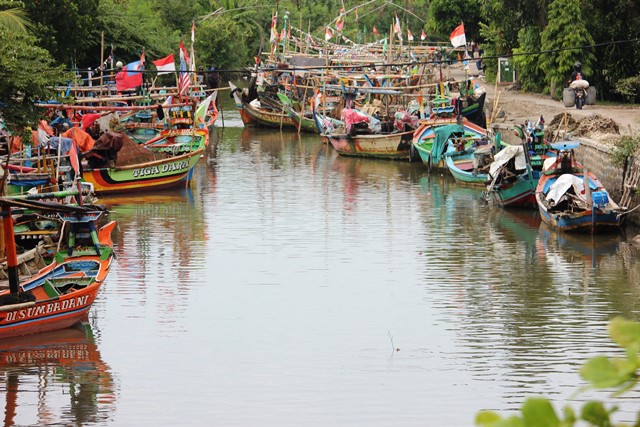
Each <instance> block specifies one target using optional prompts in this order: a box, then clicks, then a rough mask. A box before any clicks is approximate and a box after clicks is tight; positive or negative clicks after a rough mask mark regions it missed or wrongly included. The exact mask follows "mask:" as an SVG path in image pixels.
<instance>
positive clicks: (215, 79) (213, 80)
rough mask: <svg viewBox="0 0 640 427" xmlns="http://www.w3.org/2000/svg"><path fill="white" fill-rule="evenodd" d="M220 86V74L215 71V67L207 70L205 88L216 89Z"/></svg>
mask: <svg viewBox="0 0 640 427" xmlns="http://www.w3.org/2000/svg"><path fill="white" fill-rule="evenodd" d="M219 85H220V73H218V72H217V71H216V67H211V68H210V69H209V74H208V75H207V87H208V88H209V89H217V88H218V86H219Z"/></svg>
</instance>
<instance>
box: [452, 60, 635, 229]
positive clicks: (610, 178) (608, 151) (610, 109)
mask: <svg viewBox="0 0 640 427" xmlns="http://www.w3.org/2000/svg"><path fill="white" fill-rule="evenodd" d="M463 72H464V71H463V70H462V69H461V68H460V69H458V70H455V71H454V72H453V73H452V74H453V75H456V73H463ZM480 83H481V84H483V82H482V81H481V80H480ZM484 88H485V90H486V92H487V98H486V103H485V111H486V112H487V114H488V115H491V114H492V113H493V117H491V126H492V127H493V128H494V129H495V130H499V131H500V132H501V133H502V135H503V139H505V140H510V139H512V140H513V141H512V142H517V141H515V139H516V138H515V136H514V135H513V132H512V130H513V127H514V125H522V124H523V123H525V122H526V121H527V120H531V121H533V122H534V123H535V122H537V121H538V120H539V119H540V117H543V118H544V121H545V128H546V133H547V135H546V137H547V138H548V139H555V140H562V139H575V140H579V141H580V142H581V143H582V144H581V147H580V148H579V149H578V150H577V151H576V155H577V157H578V160H579V161H580V162H581V163H582V164H583V165H585V167H587V168H588V169H589V170H590V171H592V172H593V173H595V174H596V175H597V176H598V177H599V178H600V180H601V181H602V183H603V184H604V185H605V187H606V188H607V190H608V191H609V193H610V195H611V197H612V198H613V199H614V200H616V201H619V200H620V199H621V196H622V194H623V191H624V189H625V182H624V179H623V173H624V171H623V170H622V168H621V167H619V166H618V165H616V164H614V162H613V153H614V152H615V150H616V144H617V143H618V142H619V141H620V139H621V138H622V137H623V136H625V135H631V136H633V135H635V136H638V135H640V108H639V107H637V106H625V105H606V106H605V105H599V104H596V105H587V106H585V107H583V109H582V110H578V109H576V108H566V107H564V105H563V104H562V102H561V101H558V100H554V99H553V98H551V97H550V96H545V95H540V94H533V93H524V92H522V91H519V90H515V89H513V85H509V86H505V85H495V84H494V85H491V84H486V85H484ZM565 115H566V117H565V118H564V120H563V116H565ZM639 162H640V159H632V160H631V164H636V165H637V164H638V163H639ZM636 167H640V166H636ZM638 205H640V196H638V195H635V196H633V197H632V198H631V200H630V201H629V203H628V206H625V207H626V208H628V210H631V209H633V208H635V207H636V206H638ZM627 220H628V221H629V222H631V223H633V224H635V225H640V209H637V210H635V211H633V212H632V213H630V214H629V218H627Z"/></svg>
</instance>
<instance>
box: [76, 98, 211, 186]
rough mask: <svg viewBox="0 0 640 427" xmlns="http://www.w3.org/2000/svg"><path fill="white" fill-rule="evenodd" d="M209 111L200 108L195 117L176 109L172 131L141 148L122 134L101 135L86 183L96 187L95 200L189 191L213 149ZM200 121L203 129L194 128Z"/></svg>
mask: <svg viewBox="0 0 640 427" xmlns="http://www.w3.org/2000/svg"><path fill="white" fill-rule="evenodd" d="M207 110H208V105H205V104H201V105H200V106H199V107H198V109H197V111H196V114H195V115H193V114H192V113H191V107H190V106H181V107H172V108H171V109H170V110H169V118H168V119H167V121H168V124H169V125H170V126H171V128H170V129H166V130H163V131H162V132H161V134H160V136H159V137H158V138H156V139H152V140H150V141H147V142H146V143H145V144H143V145H142V146H141V145H138V144H135V143H133V142H132V141H131V140H129V139H128V138H123V137H122V135H121V134H118V133H113V132H107V133H105V134H103V135H102V136H101V137H100V138H99V139H98V141H96V144H95V145H94V148H93V149H92V150H90V152H89V153H87V154H86V157H87V158H88V160H89V161H88V165H87V167H85V168H84V170H83V172H82V179H83V180H84V181H85V182H88V183H91V184H92V185H93V189H94V192H95V193H96V194H115V193H130V192H140V191H144V192H148V191H156V190H165V189H169V188H175V187H178V186H183V187H184V186H186V185H187V184H188V183H189V181H190V180H191V177H192V175H193V168H194V167H195V165H196V163H197V162H198V160H199V159H200V157H201V156H202V154H203V152H204V150H205V149H206V147H207V146H208V145H209V130H208V128H207V127H206V126H205V120H206V118H205V112H206V111H207ZM196 121H197V122H198V123H199V126H194V123H195V122H196Z"/></svg>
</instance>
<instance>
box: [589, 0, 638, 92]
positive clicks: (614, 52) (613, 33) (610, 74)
mask: <svg viewBox="0 0 640 427" xmlns="http://www.w3.org/2000/svg"><path fill="white" fill-rule="evenodd" d="M581 5H582V6H583V16H585V17H589V19H587V22H586V25H587V28H588V29H589V32H590V33H591V34H592V35H593V38H594V40H596V42H608V41H612V40H632V39H638V38H640V0H611V1H607V2H598V1H587V2H581ZM594 55H595V63H594V64H592V69H593V71H594V72H593V73H592V74H591V75H589V78H588V80H589V82H590V83H592V84H594V85H596V86H597V87H598V92H599V93H600V94H612V95H613V96H616V95H617V91H616V90H615V86H616V83H617V82H618V81H620V80H622V79H625V78H629V77H633V76H635V75H637V73H638V70H640V43H639V42H631V43H620V44H614V45H605V46H600V47H597V48H596V49H595V50H594ZM616 97H617V99H618V100H620V101H626V99H625V98H624V97H623V96H616Z"/></svg>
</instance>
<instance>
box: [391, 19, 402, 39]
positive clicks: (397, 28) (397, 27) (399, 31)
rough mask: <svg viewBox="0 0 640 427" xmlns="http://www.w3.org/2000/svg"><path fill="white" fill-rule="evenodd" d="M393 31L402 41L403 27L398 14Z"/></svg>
mask: <svg viewBox="0 0 640 427" xmlns="http://www.w3.org/2000/svg"><path fill="white" fill-rule="evenodd" d="M393 32H394V33H396V35H397V36H398V40H400V41H402V27H401V26H400V20H399V19H398V15H397V14H396V22H395V24H393Z"/></svg>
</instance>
